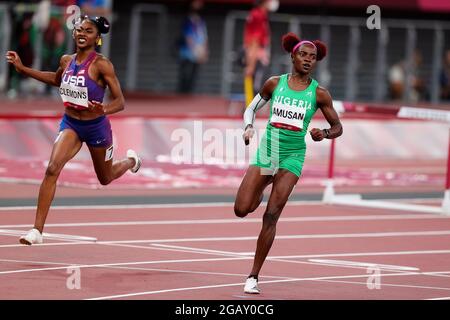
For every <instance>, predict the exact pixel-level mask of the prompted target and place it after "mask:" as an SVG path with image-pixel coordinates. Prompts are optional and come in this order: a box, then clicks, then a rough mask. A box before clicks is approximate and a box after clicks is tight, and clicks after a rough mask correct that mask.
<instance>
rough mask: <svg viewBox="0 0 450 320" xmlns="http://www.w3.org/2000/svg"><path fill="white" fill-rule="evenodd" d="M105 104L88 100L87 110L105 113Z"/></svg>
mask: <svg viewBox="0 0 450 320" xmlns="http://www.w3.org/2000/svg"><path fill="white" fill-rule="evenodd" d="M104 108H105V106H104V105H103V104H102V103H101V102H98V101H95V100H92V101H88V109H89V111H91V112H93V113H97V114H105V109H104Z"/></svg>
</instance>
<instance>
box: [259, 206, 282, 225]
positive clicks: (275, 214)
mask: <svg viewBox="0 0 450 320" xmlns="http://www.w3.org/2000/svg"><path fill="white" fill-rule="evenodd" d="M279 217H280V212H279V211H278V210H270V209H269V210H266V212H264V215H263V226H264V227H269V228H270V227H275V226H276V225H277V222H278V218H279Z"/></svg>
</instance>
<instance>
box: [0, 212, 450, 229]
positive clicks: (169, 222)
mask: <svg viewBox="0 0 450 320" xmlns="http://www.w3.org/2000/svg"><path fill="white" fill-rule="evenodd" d="M416 219H450V216H438V215H430V214H403V215H367V216H361V215H358V216H322V217H317V216H309V217H286V218H280V220H279V221H280V222H320V221H375V222H377V221H381V220H416ZM221 223H261V218H246V219H239V218H232V219H189V220H145V221H106V222H76V223H49V224H46V225H45V227H46V228H52V227H94V226H102V227H103V226H135V225H136V226H137V225H173V224H221ZM29 227H32V225H31V224H10V225H0V228H29Z"/></svg>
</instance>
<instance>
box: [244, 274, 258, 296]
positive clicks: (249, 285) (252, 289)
mask: <svg viewBox="0 0 450 320" xmlns="http://www.w3.org/2000/svg"><path fill="white" fill-rule="evenodd" d="M244 292H245V293H251V294H259V292H260V290H259V288H258V280H257V279H256V278H253V277H250V278H247V280H246V281H245V286H244Z"/></svg>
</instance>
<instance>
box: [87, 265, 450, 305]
mask: <svg viewBox="0 0 450 320" xmlns="http://www.w3.org/2000/svg"><path fill="white" fill-rule="evenodd" d="M420 274H421V273H420V272H405V273H400V274H399V273H394V274H380V277H389V276H397V277H398V276H410V275H420ZM367 277H368V275H367V274H362V275H350V276H327V277H313V278H294V279H282V280H267V281H259V284H269V283H288V282H298V281H317V280H333V279H358V278H367ZM242 285H243V283H242V282H239V283H227V284H218V285H209V286H199V287H188V288H174V289H165V290H156V291H144V292H135V293H125V294H119V295H112V296H104V297H95V298H90V299H86V300H109V299H118V298H127V297H136V296H146V295H152V294H159V293H169V292H179V291H190V290H202V289H215V288H224V287H235V286H242ZM446 290H450V289H446Z"/></svg>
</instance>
